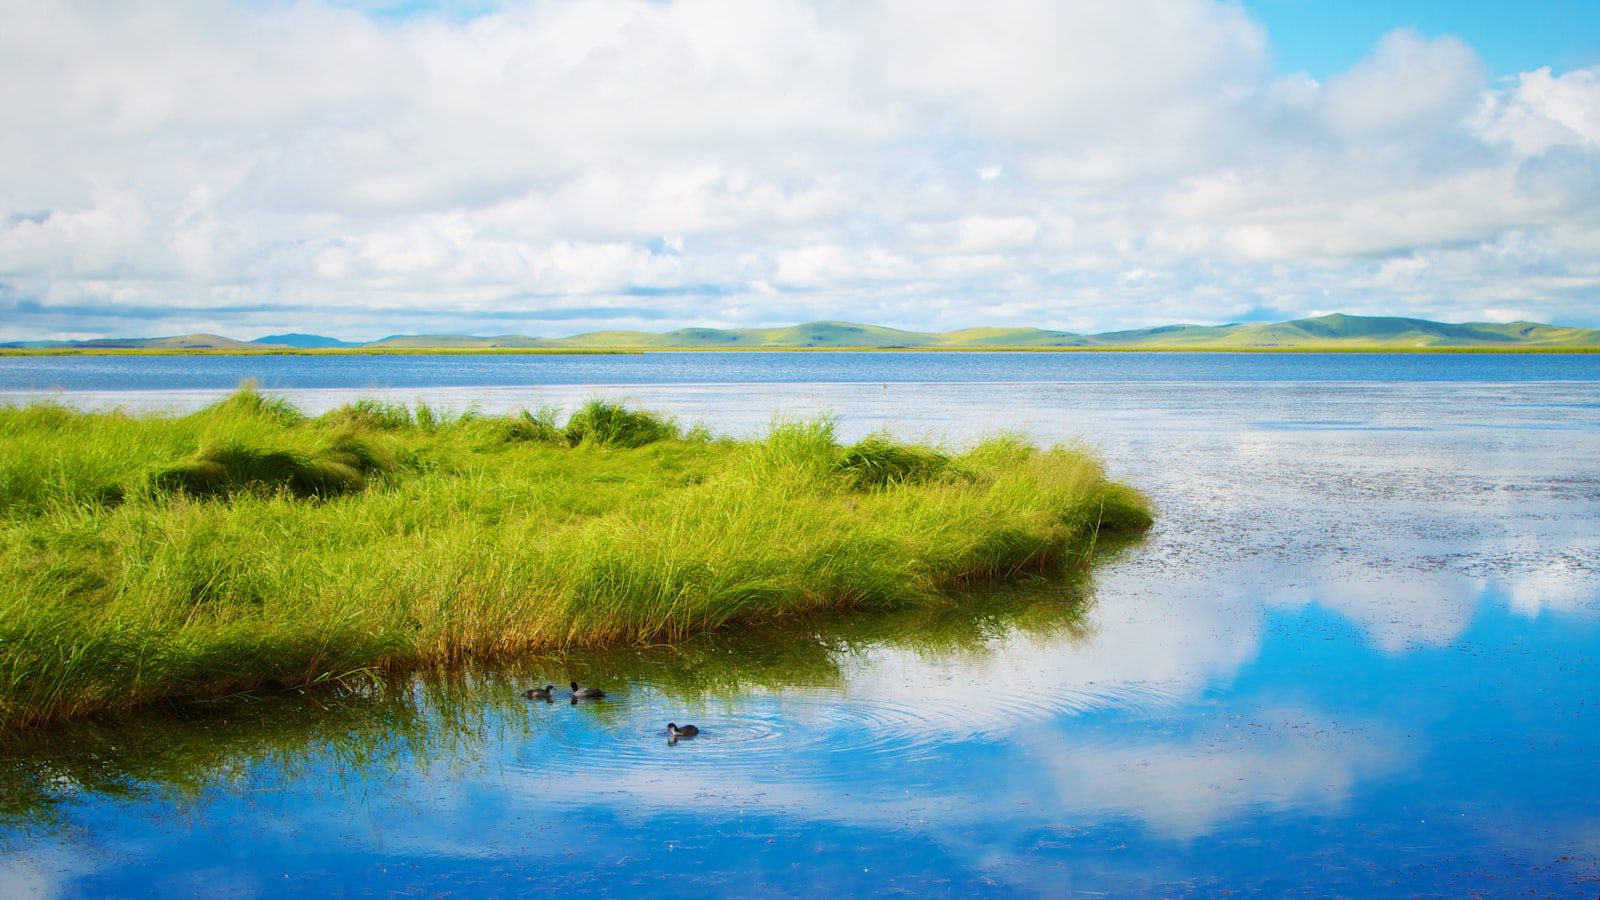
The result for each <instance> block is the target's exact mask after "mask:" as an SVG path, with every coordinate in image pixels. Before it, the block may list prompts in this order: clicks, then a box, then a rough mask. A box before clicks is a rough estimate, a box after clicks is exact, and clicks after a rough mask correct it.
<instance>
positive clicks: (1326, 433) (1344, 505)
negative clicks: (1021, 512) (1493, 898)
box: [0, 383, 1600, 895]
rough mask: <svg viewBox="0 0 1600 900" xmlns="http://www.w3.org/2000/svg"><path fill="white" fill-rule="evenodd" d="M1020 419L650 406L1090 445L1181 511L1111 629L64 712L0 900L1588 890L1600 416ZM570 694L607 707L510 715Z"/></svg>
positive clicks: (1010, 625)
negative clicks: (1023, 433) (545, 893)
mask: <svg viewBox="0 0 1600 900" xmlns="http://www.w3.org/2000/svg"><path fill="white" fill-rule="evenodd" d="M997 390H999V388H997V387H996V386H994V385H981V384H980V385H972V384H965V385H964V384H940V385H900V384H890V385H887V386H884V385H878V384H867V385H862V384H839V385H816V384H810V385H807V384H796V385H764V386H762V389H761V390H759V391H754V390H750V389H748V388H735V387H728V386H721V385H665V386H662V385H656V386H641V387H638V388H630V389H628V395H629V396H633V397H634V398H635V399H637V400H640V401H642V402H644V403H646V404H648V405H652V406H655V407H657V408H662V409H665V410H667V411H669V412H672V413H675V414H677V415H679V416H680V417H682V418H684V419H686V420H690V421H693V420H705V421H708V422H709V423H710V424H711V425H712V426H713V427H714V428H716V429H717V430H719V431H726V432H731V433H746V432H748V431H752V430H756V429H759V428H760V427H761V426H762V425H763V424H764V423H765V422H766V421H767V420H768V418H769V417H770V415H771V413H772V412H773V411H775V410H783V411H788V412H795V413H802V412H805V411H808V410H824V409H833V410H836V411H843V412H845V413H846V415H845V418H844V420H843V431H844V432H845V434H846V435H847V436H853V435H856V434H859V433H864V432H867V431H871V430H874V429H877V428H880V427H886V426H887V427H890V428H893V429H895V430H897V431H899V432H900V433H902V434H907V435H916V434H920V433H925V432H934V433H938V434H940V435H942V436H946V437H948V438H950V439H951V440H953V441H960V440H964V439H967V438H970V437H971V436H972V435H973V434H976V433H979V432H982V431H984V430H988V429H990V428H993V427H998V426H1004V427H1022V428H1026V429H1028V430H1029V431H1030V433H1032V434H1033V435H1034V436H1035V437H1036V438H1039V439H1041V440H1061V439H1074V438H1083V437H1089V438H1092V439H1093V441H1094V442H1095V443H1096V444H1097V445H1099V446H1100V447H1101V448H1102V449H1103V450H1104V452H1105V454H1106V456H1107V457H1108V459H1110V460H1111V461H1112V465H1113V470H1114V472H1115V474H1117V475H1118V476H1119V477H1128V478H1131V479H1132V480H1134V481H1135V482H1136V483H1137V484H1139V486H1140V487H1142V488H1143V489H1145V490H1146V491H1148V492H1149V493H1151V494H1152V495H1153V496H1155V497H1156V498H1157V499H1158V502H1159V503H1160V505H1161V507H1162V511H1163V515H1162V518H1161V519H1160V520H1159V522H1158V523H1157V526H1156V527H1155V529H1154V530H1152V532H1151V533H1150V534H1149V535H1148V536H1147V538H1146V540H1145V541H1144V543H1142V544H1140V545H1138V546H1136V547H1134V548H1131V549H1129V550H1127V551H1126V552H1123V553H1122V554H1120V555H1117V556H1115V557H1114V558H1112V559H1110V560H1109V561H1107V562H1106V563H1105V564H1104V565H1101V566H1097V567H1096V569H1095V572H1094V584H1093V600H1092V602H1091V601H1090V600H1088V599H1086V596H1087V586H1083V585H1078V586H1075V585H1066V586H1060V585H1048V584H1035V585H1032V586H1031V587H1029V588H1025V589H1023V590H1020V591H1009V592H1002V593H1000V594H995V595H990V596H985V597H975V598H969V599H970V600H972V602H970V603H962V604H954V605H952V606H951V607H950V608H948V609H940V610H935V611H931V612H906V613H902V614H899V615H896V616H889V617H881V618H871V619H867V620H855V621H842V622H800V623H793V625H792V627H791V628H790V629H789V630H788V631H787V632H785V633H782V634H777V633H773V632H767V633H763V634H760V635H749V634H746V635H725V636H719V637H716V638H711V639H706V640H702V641H697V642H692V643H690V644H688V645H685V646H683V647H679V648H665V647H656V648H629V649H626V650H619V651H614V652H612V653H607V654H595V655H586V656H572V657H570V658H565V659H529V660H525V661H523V662H522V664H520V665H518V666H514V667H510V668H505V669H496V670H479V671H468V672H456V673H433V674H428V675H425V676H418V677H416V678H415V679H409V680H406V681H404V682H401V683H400V684H399V685H390V686H387V689H386V690H384V691H382V692H377V693H373V694H371V695H369V696H351V697H342V698H332V697H328V696H325V695H324V696H318V697H306V698H272V699H269V700H266V701H260V700H256V701H251V702H248V703H240V704H236V705H226V704H224V705H220V706H213V707H208V708H206V709H203V710H196V709H185V710H179V711H169V712H166V713H163V714H161V715H158V716H140V717H133V718H129V719H124V720H119V721H113V722H103V723H98V724H83V725H79V726H75V727H74V728H71V729H67V730H64V731H62V732H59V733H56V734H54V735H53V736H50V737H48V738H46V739H45V740H44V741H41V742H39V743H36V744H33V745H29V746H28V747H26V748H17V747H12V748H7V749H5V750H4V751H0V758H3V759H4V762H3V763H0V765H3V766H4V770H5V772H6V773H7V774H6V775H5V776H4V778H5V782H4V783H3V784H0V796H3V797H4V798H5V799H4V800H0V803H3V804H4V809H5V813H4V815H5V816H6V819H5V820H4V823H3V824H0V836H3V837H0V840H3V841H4V842H5V843H4V844H3V845H0V846H5V847H7V848H9V849H0V894H9V893H14V892H16V891H15V890H13V889H12V888H16V889H17V890H20V887H18V886H21V885H24V884H25V885H26V886H29V887H32V888H36V889H39V890H42V891H44V892H45V893H53V892H62V893H69V894H106V893H109V894H119V893H134V892H139V893H144V892H151V891H157V892H159V891H163V890H166V891H185V890H187V891H191V892H192V891H194V890H196V889H198V888H202V887H203V888H205V889H206V890H207V891H210V892H216V891H234V892H238V893H247V894H272V893H282V892H287V891H292V890H294V889H296V888H297V887H298V888H301V889H306V890H310V889H315V890H318V891H321V892H328V891H337V890H348V891H352V892H353V891H356V890H363V891H377V890H397V891H423V890H429V891H446V890H454V891H458V892H464V893H494V892H502V893H512V892H518V891H522V892H527V891H538V890H552V891H553V890H563V891H569V892H583V891H594V892H610V893H617V892H621V891H625V890H626V891H639V892H646V893H650V892H655V893H659V892H661V890H662V881H661V879H662V877H663V875H664V874H671V875H672V876H674V877H676V878H679V879H682V881H681V882H679V883H681V884H686V885H690V886H692V887H693V888H694V889H697V890H705V891H710V892H713V893H723V894H741V895H744V894H753V893H778V894H793V893H798V892H800V891H839V892H849V893H861V892H863V891H865V890H869V889H870V890H873V891H893V890H897V889H903V890H908V891H918V892H928V891H930V890H937V891H945V892H950V893H955V892H961V893H990V894H995V893H999V894H1009V893H1043V894H1051V895H1056V894H1061V893H1064V892H1070V891H1074V890H1084V891H1105V890H1113V891H1117V892H1121V893H1128V892H1136V891H1141V890H1142V891H1149V892H1162V893H1175V892H1198V893H1213V892H1218V891H1221V890H1223V889H1230V888H1238V887H1244V886H1248V887H1254V888H1257V889H1260V890H1262V891H1267V892H1274V893H1280V892H1286V891H1289V890H1292V889H1296V888H1301V887H1303V886H1305V885H1306V884H1308V883H1314V884H1317V885H1318V886H1319V888H1321V889H1322V891H1323V892H1324V893H1347V894H1371V893H1400V894H1418V893H1442V894H1448V895H1459V894H1463V893H1467V892H1469V891H1472V890H1487V891H1489V892H1496V891H1506V890H1508V886H1510V885H1515V887H1516V888H1517V889H1522V888H1528V887H1532V888H1534V889H1543V890H1547V891H1554V892H1560V893H1574V892H1578V893H1581V892H1583V891H1585V890H1588V891H1590V892H1592V889H1593V887H1594V885H1595V884H1596V883H1597V882H1596V879H1597V878H1600V868H1597V866H1596V864H1595V860H1596V858H1597V857H1600V814H1597V813H1596V812H1595V810H1596V809H1600V775H1597V774H1596V772H1597V771H1600V769H1597V768H1596V766H1595V762H1596V760H1597V759H1600V711H1597V710H1596V704H1597V703H1600V696H1597V695H1596V694H1595V689H1594V685H1596V684H1600V457H1597V456H1596V455H1595V454H1594V452H1593V448H1594V438H1595V435H1596V433H1597V432H1600V403H1596V402H1595V394H1596V390H1597V388H1596V387H1594V386H1593V385H1584V384H1574V383H1549V384H1500V385H1490V384H1459V385H1439V384H1394V383H1390V384H1379V383H1370V384H1357V383H1345V384H1320V385H1318V384H1271V385H1262V384H1206V385H1182V384H1141V385H1136V386H1129V385H1108V384H1101V385H1061V384H1025V385H1007V386H1005V388H1004V390H1005V398H1006V402H1005V403H1004V404H996V403H995V402H994V396H995V392H996V391H997ZM478 393H479V394H480V395H481V396H479V397H478V398H477V399H478V400H479V401H481V402H482V403H483V404H484V406H485V408H492V407H493V406H494V405H495V404H502V405H516V404H521V403H536V402H567V401H570V400H575V399H581V398H582V397H583V396H586V395H588V394H589V393H592V389H588V388H574V387H560V386H533V387H520V388H510V387H508V388H504V389H490V390H487V391H479V392H478ZM317 396H322V395H317ZM341 396H342V395H340V394H338V392H326V396H322V399H323V400H326V401H327V402H334V401H335V400H337V399H340V398H341ZM414 396H415V392H411V393H408V394H407V395H406V396H402V397H400V399H412V398H413V397H414ZM463 396H465V395H463ZM428 399H429V400H430V402H435V401H439V400H441V399H442V400H445V401H448V400H449V397H448V396H446V397H439V396H434V395H431V394H430V395H428ZM319 402H320V401H319ZM571 679H577V680H578V681H580V682H581V683H584V684H598V685H600V686H602V687H605V688H607V689H608V690H611V691H613V696H612V697H611V699H609V700H607V701H605V702H604V703H597V704H584V705H581V706H578V707H572V706H569V705H567V704H566V703H565V702H558V703H555V704H544V703H532V702H529V701H527V700H523V699H522V698H521V697H520V696H518V694H519V693H520V692H521V691H522V690H523V689H525V688H527V687H529V686H532V685H536V684H537V685H543V684H545V683H555V684H558V685H560V684H566V683H567V681H569V680H571ZM668 721H676V722H679V723H683V722H693V723H695V724H697V725H700V726H701V727H702V728H704V729H705V733H704V734H703V735H702V736H701V737H700V738H697V739H695V740H693V741H685V742H680V743H679V744H678V745H676V746H669V745H668V744H667V741H666V739H665V736H664V728H665V725H666V723H667V722H668ZM286 875H288V876H289V877H288V878H287V879H286V878H285V876H286Z"/></svg>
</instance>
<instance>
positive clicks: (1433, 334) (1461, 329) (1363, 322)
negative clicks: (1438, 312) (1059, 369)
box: [1091, 313, 1600, 349]
mask: <svg viewBox="0 0 1600 900" xmlns="http://www.w3.org/2000/svg"><path fill="white" fill-rule="evenodd" d="M1091 340H1092V341H1093V343H1094V344H1095V345H1096V346H1106V347H1138V346H1178V347H1214V348H1217V349H1228V348H1238V349H1244V348H1251V347H1283V348H1301V347H1329V346H1372V347H1383V348H1389V349H1404V348H1413V347H1505V348H1512V347H1553V346H1571V347H1595V346H1600V331H1597V330H1595V329H1589V328H1567V327H1563V326H1559V325H1541V324H1537V323H1534V322H1507V323H1491V322H1469V323H1466V324H1460V325H1453V324H1449V323H1445V322H1431V321H1429V320H1427V319H1408V318H1403V317H1399V316H1347V315H1344V314H1343V313H1333V314H1331V315H1326V316H1317V317H1316V318H1312V319H1295V320H1294V321H1291V322H1276V323H1270V324H1268V323H1261V324H1249V325H1240V324H1233V325H1215V326H1207V325H1166V326H1163V327H1160V328H1144V329H1139V330H1137V331H1118V332H1108V333H1105V334H1097V335H1093V336H1092V337H1091Z"/></svg>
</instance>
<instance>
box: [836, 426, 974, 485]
mask: <svg viewBox="0 0 1600 900" xmlns="http://www.w3.org/2000/svg"><path fill="white" fill-rule="evenodd" d="M835 468H836V469H838V471H839V472H840V474H842V475H844V476H845V478H847V479H848V480H849V481H850V482H851V483H852V484H853V485H855V486H856V487H857V488H875V487H887V486H888V485H891V484H922V483H923V482H927V481H932V480H934V479H936V478H940V477H943V476H946V475H955V474H957V473H958V470H957V469H956V468H955V467H953V466H952V465H951V464H950V457H949V456H947V455H946V454H944V453H940V452H939V451H937V450H933V449H930V448H928V447H918V446H915V445H912V444H902V443H899V442H897V441H895V440H893V439H892V438H890V437H889V436H887V435H882V434H875V435H872V436H871V437H868V438H865V439H863V440H861V441H858V442H857V443H855V444H852V445H851V446H849V447H847V448H845V450H844V453H843V454H842V455H841V456H840V457H839V461H838V462H837V463H836V464H835Z"/></svg>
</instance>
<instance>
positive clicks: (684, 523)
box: [0, 390, 1151, 729]
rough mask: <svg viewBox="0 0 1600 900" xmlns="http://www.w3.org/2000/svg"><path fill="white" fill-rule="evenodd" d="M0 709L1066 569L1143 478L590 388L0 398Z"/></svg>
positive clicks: (480, 654) (1068, 459) (408, 659)
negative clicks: (301, 397)
mask: <svg viewBox="0 0 1600 900" xmlns="http://www.w3.org/2000/svg"><path fill="white" fill-rule="evenodd" d="M0 444H3V445H4V446H5V449H6V453H5V454H3V456H0V729H7V728H18V727H27V726H35V725H41V724H46V723H50V722H54V721H60V720H63V719H69V718H74V717H78V716H83V715H88V714H92V713H96V712H101V711H107V710H119V709H127V708H131V707H134V706H138V705H141V704H144V703H149V702H152V701H159V700H164V699H178V698H187V697H203V696H219V695H226V694H229V693H234V692H238V691H241V690H250V689H255V688H259V687H264V686H265V687H271V686H280V685H281V686H300V685H309V684H315V683H319V682H328V681H337V680H340V679H342V678H348V677H350V676H352V675H355V674H357V673H362V672H370V671H373V670H390V671H392V670H400V669H405V668H408V667H413V666H418V665H432V664H449V663H457V662H460V661H463V660H465V659H469V658H503V657H514V656H517V655H520V654H526V653H530V652H557V651H564V650H569V649H575V648H583V647H603V646H611V645H643V644H655V643H670V642H674V641H677V640H681V639H684V638H687V637H690V636H693V635H697V634H701V633H705V632H709V631H713V630H716V629H719V628H722V627H724V626H728V625H732V624H748V625H758V624H761V623H767V622H776V621H784V620H794V619H803V618H805V617H807V616H811V615H816V614H821V613H825V612H832V611H837V610H846V609H905V608H917V607H937V606H939V605H947V604H950V603H952V602H956V601H954V600H953V599H952V596H953V592H956V591H959V590H960V589H962V588H964V587H966V586H970V585H973V584H979V583H985V582H990V581H995V580H1005V579H1008V578H1011V577H1013V576H1016V575H1018V574H1019V573H1022V572H1025V571H1036V570H1047V569H1050V568H1052V567H1058V566H1063V565H1065V566H1081V565H1087V563H1088V561H1089V559H1090V558H1091V557H1092V555H1093V550H1094V546H1095V542H1096V540H1097V538H1098V537H1099V535H1100V534H1101V533H1102V532H1119V531H1136V530H1138V529H1142V528H1144V527H1146V526H1147V525H1148V524H1149V523H1150V521H1151V510H1150V505H1149V502H1148V501H1147V500H1146V499H1145V498H1144V497H1143V496H1141V495H1140V494H1138V493H1137V492H1136V491H1134V490H1132V489H1131V488H1128V487H1126V486H1125V485H1121V484H1118V483H1115V482H1112V481H1109V480H1108V479H1107V478H1106V476H1105V472H1104V469H1103V467H1102V466H1101V464H1100V463H1099V462H1098V461H1097V460H1096V459H1095V458H1094V457H1093V456H1091V455H1090V454H1088V453H1086V452H1084V451H1081V450H1075V449H1067V448H1049V449H1040V448H1036V447H1033V446H1031V445H1029V444H1028V443H1026V442H1025V441H1022V440H1020V439H1018V438H1015V437H1008V436H999V437H995V438H991V439H989V440H986V441H983V442H981V443H979V444H978V445H976V446H974V447H972V448H971V449H969V450H966V451H964V452H947V451H942V450H939V449H936V448H931V447H925V446H914V445H906V444H900V443H897V442H894V441H892V440H890V439H888V438H886V437H882V436H877V437H872V438H868V439H866V440H863V441H861V442H858V443H856V444H854V445H851V446H848V447H846V446H841V445H839V443H838V442H837V441H836V440H835V438H834V434H833V429H832V426H831V423H829V422H827V421H825V420H824V421H809V422H779V423H776V424H774V426H773V427H772V429H771V430H770V432H769V433H768V434H767V435H766V436H765V437H763V438H761V439H758V440H752V441H733V440H725V439H714V438H712V437H711V436H710V435H708V434H706V433H704V432H703V431H701V430H691V431H688V432H685V431H683V430H681V429H680V428H678V427H677V426H676V425H675V424H674V423H671V422H670V421H667V420H664V419H661V418H658V417H654V416H650V415H648V414H644V413H639V412H636V411H631V410H626V409H623V408H621V407H617V406H613V405H610V404H607V403H604V402H599V401H594V402H591V403H589V404H586V405H585V406H584V407H582V408H580V409H578V410H577V411H575V412H574V413H573V414H572V416H571V417H569V418H568V419H567V420H566V421H565V422H561V421H559V420H558V416H557V414H556V412H555V411H553V410H537V411H527V412H523V413H520V414H516V415H513V416H508V417H484V416H476V415H471V414H467V415H447V414H441V413H438V412H436V411H434V410H432V409H430V408H428V407H426V406H422V405H419V406H417V407H415V408H405V407H398V406H391V405H384V404H378V403H373V402H370V401H366V402H361V403H357V404H353V405H350V406H346V407H341V408H340V409H337V410H334V411H332V412H330V413H327V414H325V415H323V416H320V417H317V418H315V419H312V418H308V417H305V416H303V415H301V414H300V413H299V412H298V411H297V410H295V409H294V408H293V407H292V406H290V405H289V404H287V403H286V402H284V401H282V400H281V399H276V398H272V397H266V396H262V395H260V394H257V393H255V392H253V391H250V390H245V391H242V392H240V393H238V394H235V395H233V396H231V397H229V398H228V399H227V400H225V401H223V402H221V403H218V404H216V405H214V406H211V407H208V408H207V409H205V410H202V411H200V412H197V413H194V414H191V415H187V416H181V417H170V416H131V415H126V414H121V413H82V412H74V411H70V410H67V409H63V408H60V407H55V406H49V405H41V406H30V407H21V408H14V407H13V408H0Z"/></svg>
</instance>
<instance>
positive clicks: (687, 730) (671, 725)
mask: <svg viewBox="0 0 1600 900" xmlns="http://www.w3.org/2000/svg"><path fill="white" fill-rule="evenodd" d="M699 733H700V729H698V728H696V727H694V726H693V725H685V726H683V727H682V728H679V727H678V723H677V722H668V723H667V734H670V735H672V736H673V737H675V738H681V737H694V736H695V735H697V734H699Z"/></svg>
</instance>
